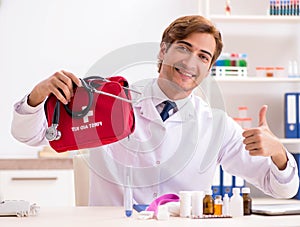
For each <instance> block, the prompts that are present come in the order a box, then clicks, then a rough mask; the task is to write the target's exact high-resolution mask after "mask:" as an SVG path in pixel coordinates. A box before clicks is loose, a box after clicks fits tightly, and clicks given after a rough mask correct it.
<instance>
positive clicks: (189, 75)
mask: <svg viewBox="0 0 300 227" xmlns="http://www.w3.org/2000/svg"><path fill="white" fill-rule="evenodd" d="M182 74H183V75H185V76H188V77H193V75H192V74H189V73H182Z"/></svg>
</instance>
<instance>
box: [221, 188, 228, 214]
mask: <svg viewBox="0 0 300 227" xmlns="http://www.w3.org/2000/svg"><path fill="white" fill-rule="evenodd" d="M229 209H230V205H229V196H228V194H227V193H226V194H225V195H224V197H223V207H222V214H223V215H225V216H228V215H230V212H229Z"/></svg>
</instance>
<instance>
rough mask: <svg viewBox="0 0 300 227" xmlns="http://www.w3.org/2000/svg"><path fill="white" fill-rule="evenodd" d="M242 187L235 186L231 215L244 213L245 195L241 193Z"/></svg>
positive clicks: (231, 200)
mask: <svg viewBox="0 0 300 227" xmlns="http://www.w3.org/2000/svg"><path fill="white" fill-rule="evenodd" d="M240 191H241V190H240V188H233V189H232V193H233V195H232V196H231V197H230V200H229V201H230V202H229V204H230V215H231V216H232V217H241V216H243V214H244V205H243V197H242V196H241V195H240Z"/></svg>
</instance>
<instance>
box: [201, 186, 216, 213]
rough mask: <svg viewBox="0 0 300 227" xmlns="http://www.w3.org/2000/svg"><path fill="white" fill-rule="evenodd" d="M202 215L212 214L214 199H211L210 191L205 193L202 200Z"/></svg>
mask: <svg viewBox="0 0 300 227" xmlns="http://www.w3.org/2000/svg"><path fill="white" fill-rule="evenodd" d="M203 214H214V199H213V197H212V190H209V191H207V192H206V193H205V196H204V198H203Z"/></svg>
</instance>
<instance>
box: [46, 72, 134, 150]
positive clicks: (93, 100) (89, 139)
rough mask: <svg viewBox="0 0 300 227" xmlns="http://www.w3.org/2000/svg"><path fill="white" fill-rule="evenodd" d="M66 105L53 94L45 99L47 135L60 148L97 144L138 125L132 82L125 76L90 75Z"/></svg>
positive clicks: (120, 136)
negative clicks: (135, 119)
mask: <svg viewBox="0 0 300 227" xmlns="http://www.w3.org/2000/svg"><path fill="white" fill-rule="evenodd" d="M81 81H82V85H83V86H82V87H75V89H74V96H73V97H72V99H71V101H70V102H69V103H68V104H67V105H64V104H62V103H61V102H59V101H58V100H57V98H56V97H55V96H54V95H53V94H52V95H50V96H49V97H48V99H47V100H46V102H45V114H46V118H47V122H48V127H49V128H48V129H47V130H46V135H45V136H46V138H47V139H48V140H49V143H50V146H51V147H52V148H53V149H54V150H56V151H57V152H64V151H68V150H78V149H84V148H93V147H98V146H102V145H105V144H110V143H113V142H116V141H119V140H121V139H123V138H125V137H127V136H129V135H130V134H131V133H132V132H133V131H134V127H135V122H134V113H133V108H132V100H131V95H130V91H131V90H130V89H129V86H128V82H127V80H126V79H125V78H123V77H121V76H114V77H110V78H102V77H97V76H95V77H87V78H84V79H81Z"/></svg>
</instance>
